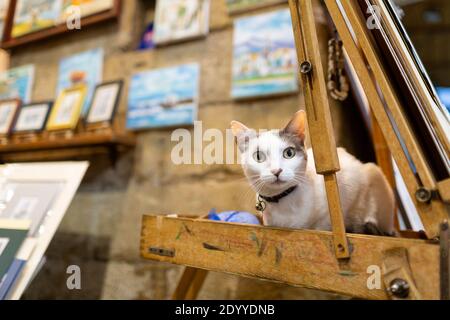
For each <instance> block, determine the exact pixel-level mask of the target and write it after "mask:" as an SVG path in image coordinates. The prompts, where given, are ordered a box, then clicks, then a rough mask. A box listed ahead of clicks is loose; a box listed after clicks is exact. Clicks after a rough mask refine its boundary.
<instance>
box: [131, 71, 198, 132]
mask: <svg viewBox="0 0 450 320" xmlns="http://www.w3.org/2000/svg"><path fill="white" fill-rule="evenodd" d="M199 78H200V66H199V64H197V63H194V64H187V65H180V66H176V67H171V68H164V69H157V70H151V71H147V72H142V73H138V74H135V75H134V76H133V78H132V79H131V84H130V89H129V94H128V112H127V128H128V129H131V130H140V129H147V128H161V127H174V126H182V125H192V124H193V123H194V121H195V120H196V118H197V108H198V91H199Z"/></svg>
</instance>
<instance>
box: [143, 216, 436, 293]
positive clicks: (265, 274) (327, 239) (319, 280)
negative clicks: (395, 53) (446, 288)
mask: <svg viewBox="0 0 450 320" xmlns="http://www.w3.org/2000/svg"><path fill="white" fill-rule="evenodd" d="M348 239H349V243H350V246H351V248H352V259H351V260H349V261H342V260H336V259H335V255H334V250H333V238H332V234H331V233H330V232H323V231H299V230H286V229H284V230H283V229H276V228H267V227H260V226H251V225H238V224H231V223H220V222H213V221H206V220H198V219H197V220H194V219H187V218H166V217H162V216H144V217H143V225H142V237H141V255H142V257H144V258H146V259H151V260H156V261H162V262H169V263H174V264H180V265H186V266H190V267H194V268H201V269H206V270H212V271H217V272H226V273H231V274H236V275H241V276H246V277H252V278H261V279H266V280H271V281H276V282H282V283H286V284H290V285H294V286H302V287H307V288H313V289H319V290H324V291H330V292H335V293H340V294H344V295H349V296H354V297H360V298H367V299H387V298H388V295H387V294H386V292H385V290H384V288H383V287H382V288H380V289H372V290H371V289H369V288H368V286H367V281H368V277H369V276H370V274H368V273H367V270H368V267H369V266H377V267H379V268H380V273H381V270H382V266H383V261H384V252H385V251H387V250H391V249H393V248H401V247H403V248H405V249H406V250H407V252H408V259H409V264H410V268H411V272H412V275H413V277H414V281H415V284H416V287H417V289H418V290H419V292H420V293H421V294H422V297H423V298H424V299H438V298H439V246H438V245H436V244H431V243H430V242H429V241H423V240H411V239H400V238H385V237H373V236H364V235H353V234H350V235H348ZM150 248H162V249H167V250H171V252H173V256H172V257H169V256H160V255H157V254H153V253H151V251H150ZM153 252H154V251H153ZM380 281H381V283H383V279H380Z"/></svg>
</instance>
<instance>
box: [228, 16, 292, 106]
mask: <svg viewBox="0 0 450 320" xmlns="http://www.w3.org/2000/svg"><path fill="white" fill-rule="evenodd" d="M297 65H298V63H297V54H296V51H295V42H294V34H293V31H292V23H291V16H290V12H289V10H288V9H286V10H284V9H283V10H279V11H274V12H270V13H266V14H262V15H257V16H251V17H245V18H240V19H236V20H235V27H234V45H233V79H232V97H233V98H236V99H239V98H250V97H259V96H267V95H277V94H285V93H291V92H297V91H298V79H297Z"/></svg>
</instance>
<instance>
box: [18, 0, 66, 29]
mask: <svg viewBox="0 0 450 320" xmlns="http://www.w3.org/2000/svg"><path fill="white" fill-rule="evenodd" d="M61 6H62V0H16V7H15V11H14V17H13V23H12V29H11V37H13V38H19V37H22V36H25V35H28V34H32V33H34V32H37V31H40V30H44V29H48V28H51V27H54V26H55V25H56V24H57V23H58V21H59V16H60V14H61Z"/></svg>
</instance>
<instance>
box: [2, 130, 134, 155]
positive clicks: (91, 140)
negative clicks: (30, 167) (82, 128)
mask: <svg viewBox="0 0 450 320" xmlns="http://www.w3.org/2000/svg"><path fill="white" fill-rule="evenodd" d="M135 145H136V137H135V135H134V134H132V133H124V132H121V133H116V132H111V131H110V132H105V133H98V134H92V133H88V132H83V133H77V134H74V135H73V136H68V137H59V138H58V139H49V138H48V137H45V136H42V137H38V138H37V139H36V140H33V141H23V142H21V141H10V142H9V143H7V144H4V145H0V162H28V161H40V160H70V159H80V158H86V157H89V156H92V155H98V154H109V156H110V157H111V160H112V161H113V162H114V161H115V158H116V156H117V154H118V152H121V151H125V150H127V149H130V148H133V147H134V146H135Z"/></svg>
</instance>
